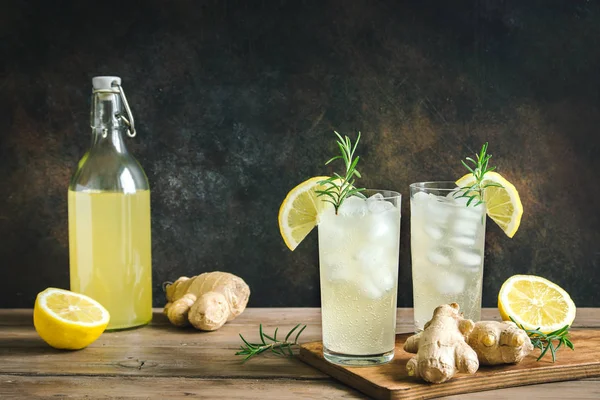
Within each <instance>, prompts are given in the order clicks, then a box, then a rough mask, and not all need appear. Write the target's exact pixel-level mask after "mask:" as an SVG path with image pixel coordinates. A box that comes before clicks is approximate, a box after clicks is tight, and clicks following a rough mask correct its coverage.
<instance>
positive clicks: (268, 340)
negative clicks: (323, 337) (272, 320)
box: [235, 324, 306, 362]
mask: <svg viewBox="0 0 600 400" xmlns="http://www.w3.org/2000/svg"><path fill="white" fill-rule="evenodd" d="M300 326H302V328H300ZM298 328H300V330H298V332H297V333H296V337H295V338H294V340H293V341H292V340H289V339H290V337H291V336H292V334H293V333H294V332H295V331H296V330H297V329H298ZM304 329H306V325H302V324H298V325H296V326H295V327H293V328H292V330H291V331H289V332H288V334H287V335H286V336H285V339H283V340H278V339H277V331H278V330H279V328H275V333H273V336H270V335H267V334H266V333H264V332H263V327H262V324H260V325H259V328H258V333H259V335H260V343H250V342H248V341H247V340H246V339H244V337H243V336H242V334H241V333H240V338H241V339H242V341H243V342H244V343H245V345H241V346H240V350H239V351H238V352H237V353H235V355H236V356H246V357H244V362H245V361H247V360H248V359H250V358H252V357H254V356H257V355H259V354H260V353H264V352H265V351H268V350H270V351H271V353H273V354H277V355H278V356H293V355H294V353H293V352H292V346H297V345H298V338H299V337H300V335H301V334H302V332H303V331H304Z"/></svg>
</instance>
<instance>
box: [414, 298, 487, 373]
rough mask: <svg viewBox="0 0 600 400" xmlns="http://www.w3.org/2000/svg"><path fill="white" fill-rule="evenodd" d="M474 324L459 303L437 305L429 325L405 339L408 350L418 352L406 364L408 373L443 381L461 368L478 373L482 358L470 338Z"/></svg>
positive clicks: (461, 369) (461, 370)
mask: <svg viewBox="0 0 600 400" xmlns="http://www.w3.org/2000/svg"><path fill="white" fill-rule="evenodd" d="M473 326H474V324H473V321H471V320H470V319H464V318H463V317H462V314H460V313H459V306H458V304H456V303H452V304H443V305H441V306H439V307H437V308H436V309H435V311H434V312H433V318H432V319H431V321H429V322H428V323H426V324H425V329H424V330H423V331H422V332H419V333H417V334H416V335H413V336H411V337H409V338H408V339H407V340H406V343H404V350H405V351H407V352H409V353H416V355H415V356H414V357H413V358H411V359H410V360H409V361H408V363H407V364H406V369H407V371H408V375H409V376H416V377H420V378H422V379H423V380H425V381H427V382H431V383H442V382H445V381H447V380H449V379H451V378H452V377H453V376H454V375H455V374H456V373H457V372H468V373H469V374H474V373H475V372H476V371H477V369H478V368H479V361H478V359H477V354H476V353H475V350H473V349H472V348H471V347H469V345H468V344H467V342H466V338H467V337H468V336H469V334H470V333H471V331H472V330H473Z"/></svg>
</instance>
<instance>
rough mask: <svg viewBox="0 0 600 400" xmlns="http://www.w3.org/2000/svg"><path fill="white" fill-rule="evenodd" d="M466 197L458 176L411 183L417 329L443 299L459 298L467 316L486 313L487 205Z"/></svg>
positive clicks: (415, 318) (413, 275)
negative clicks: (483, 294) (483, 304)
mask: <svg viewBox="0 0 600 400" xmlns="http://www.w3.org/2000/svg"><path fill="white" fill-rule="evenodd" d="M467 201H468V199H467V198H464V197H462V198H461V197H460V193H459V192H458V188H457V187H456V184H455V183H454V182H420V183H413V184H412V185H410V241H411V255H412V280H413V301H414V324H415V330H416V331H421V330H423V326H424V325H425V323H426V322H427V321H429V320H430V319H431V317H432V314H433V310H434V309H435V308H436V307H437V306H439V305H440V304H447V303H452V302H455V303H458V304H459V305H460V308H461V310H462V311H463V313H464V315H465V317H466V318H469V319H472V320H474V321H478V320H479V319H480V318H481V290H482V286H483V285H482V282H483V250H484V244H485V217H486V209H485V205H484V204H479V205H477V206H476V205H475V204H476V203H477V201H474V202H472V204H470V205H469V206H467Z"/></svg>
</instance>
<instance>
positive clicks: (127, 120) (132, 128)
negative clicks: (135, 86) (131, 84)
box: [111, 81, 136, 137]
mask: <svg viewBox="0 0 600 400" xmlns="http://www.w3.org/2000/svg"><path fill="white" fill-rule="evenodd" d="M111 86H113V87H116V88H118V89H119V96H120V97H121V101H122V102H123V105H124V106H125V112H126V113H127V117H128V118H125V116H124V115H122V114H119V115H118V117H119V118H120V119H121V120H122V121H123V122H125V124H126V125H127V126H128V129H127V135H128V136H129V137H135V134H136V131H135V121H134V119H133V114H132V113H131V108H129V103H128V102H127V97H125V92H124V91H123V87H122V86H121V85H119V84H118V83H117V81H113V82H112V83H111Z"/></svg>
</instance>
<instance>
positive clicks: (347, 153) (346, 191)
mask: <svg viewBox="0 0 600 400" xmlns="http://www.w3.org/2000/svg"><path fill="white" fill-rule="evenodd" d="M333 132H334V133H335V134H336V136H337V137H338V139H339V140H338V141H337V145H338V147H339V149H340V153H341V154H340V155H337V156H335V157H333V158H331V159H329V161H327V162H326V163H325V165H328V164H329V163H331V162H332V161H335V160H338V159H341V160H344V165H345V166H346V173H345V174H344V176H342V175H340V174H338V173H337V172H334V173H333V176H332V177H330V178H329V179H326V180H323V181H320V182H319V184H321V185H323V186H325V189H323V190H317V191H316V193H317V196H319V197H321V196H326V198H325V199H323V201H326V202H327V203H331V204H333V207H334V208H335V213H336V214H337V213H338V210H339V209H340V206H341V205H342V203H343V202H344V200H345V199H346V198H347V197H350V196H352V195H354V194H357V193H360V192H362V191H364V190H365V188H355V187H354V182H355V178H354V177H356V178H360V177H361V175H360V172H358V170H357V169H356V165H357V164H358V160H360V157H359V156H356V158H355V157H354V153H355V152H356V146H358V142H359V141H360V132H358V137H357V138H356V142H355V143H354V146H352V141H351V140H350V138H349V137H348V136H344V137H343V138H342V136H341V135H340V134H339V133H337V132H336V131H333Z"/></svg>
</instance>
